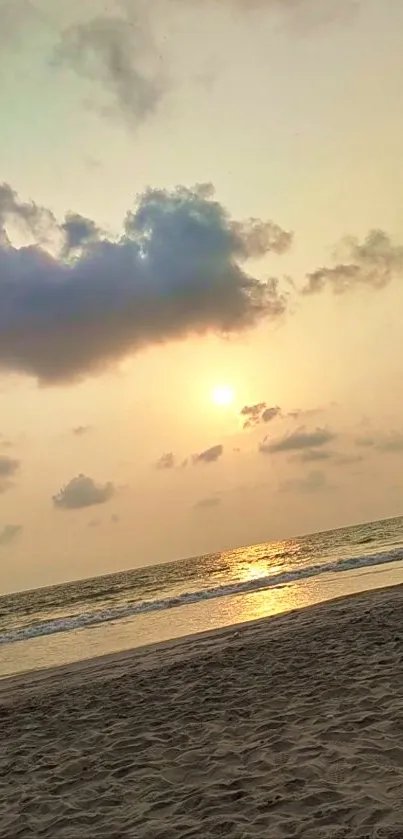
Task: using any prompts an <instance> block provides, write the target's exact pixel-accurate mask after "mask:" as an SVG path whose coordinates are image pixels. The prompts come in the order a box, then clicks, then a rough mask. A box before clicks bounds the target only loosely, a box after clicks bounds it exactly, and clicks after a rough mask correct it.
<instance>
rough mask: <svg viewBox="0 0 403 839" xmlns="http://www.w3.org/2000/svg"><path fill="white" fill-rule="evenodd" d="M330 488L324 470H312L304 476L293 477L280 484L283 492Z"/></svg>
mask: <svg viewBox="0 0 403 839" xmlns="http://www.w3.org/2000/svg"><path fill="white" fill-rule="evenodd" d="M327 489H330V485H329V484H328V483H327V480H326V476H325V475H324V473H323V472H316V471H314V472H310V473H309V474H308V475H306V476H305V477H304V478H292V479H290V480H287V481H283V482H282V483H281V484H280V491H281V492H301V493H310V492H321V491H323V490H327Z"/></svg>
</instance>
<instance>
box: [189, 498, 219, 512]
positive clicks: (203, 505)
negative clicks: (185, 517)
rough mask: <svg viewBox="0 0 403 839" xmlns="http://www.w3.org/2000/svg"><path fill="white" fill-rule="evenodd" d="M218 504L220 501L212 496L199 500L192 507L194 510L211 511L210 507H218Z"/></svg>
mask: <svg viewBox="0 0 403 839" xmlns="http://www.w3.org/2000/svg"><path fill="white" fill-rule="evenodd" d="M220 504H221V499H220V498H219V497H218V496H217V495H212V496H209V497H208V498H201V499H200V501H197V502H196V504H195V505H194V506H195V509H196V510H211V508H212V507H218V506H219V505H220Z"/></svg>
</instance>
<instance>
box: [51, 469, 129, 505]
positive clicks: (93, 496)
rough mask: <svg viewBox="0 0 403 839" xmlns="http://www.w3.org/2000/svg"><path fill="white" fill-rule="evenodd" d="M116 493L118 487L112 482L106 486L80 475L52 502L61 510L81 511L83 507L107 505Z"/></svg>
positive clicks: (55, 496) (54, 497)
mask: <svg viewBox="0 0 403 839" xmlns="http://www.w3.org/2000/svg"><path fill="white" fill-rule="evenodd" d="M115 492H116V487H115V486H114V484H112V483H111V482H110V481H109V482H108V483H106V484H96V483H95V481H93V479H92V478H88V477H87V476H86V475H78V476H77V477H76V478H72V480H71V481H69V483H68V484H66V486H65V487H63V488H62V489H61V490H60V491H59V492H58V493H57V495H54V496H53V498H52V501H53V504H54V506H55V507H57V508H58V509H60V510H79V509H81V508H83V507H92V506H95V505H97V504H105V502H106V501H109V499H110V498H112V496H113V495H115Z"/></svg>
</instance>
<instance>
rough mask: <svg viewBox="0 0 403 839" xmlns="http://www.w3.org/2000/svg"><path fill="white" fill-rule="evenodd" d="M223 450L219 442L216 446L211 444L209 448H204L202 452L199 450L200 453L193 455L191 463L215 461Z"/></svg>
mask: <svg viewBox="0 0 403 839" xmlns="http://www.w3.org/2000/svg"><path fill="white" fill-rule="evenodd" d="M223 451H224V447H223V446H222V445H221V444H219V445H217V446H211V448H209V449H205V451H204V452H200V454H194V455H193V464H194V465H197V464H198V463H215V461H216V460H218V459H219V458H220V457H221V455H222V453H223Z"/></svg>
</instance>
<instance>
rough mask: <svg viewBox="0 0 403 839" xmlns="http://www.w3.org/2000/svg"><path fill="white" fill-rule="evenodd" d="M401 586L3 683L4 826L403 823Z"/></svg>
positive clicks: (373, 831) (317, 832)
mask: <svg viewBox="0 0 403 839" xmlns="http://www.w3.org/2000/svg"><path fill="white" fill-rule="evenodd" d="M402 615H403V587H394V588H391V589H383V590H382V591H375V592H371V593H369V594H360V595H354V596H352V597H348V598H343V599H339V600H337V601H333V602H331V603H326V604H323V605H320V606H314V607H311V608H309V609H305V610H302V611H299V612H293V613H291V614H289V615H285V616H281V617H278V618H271V619H269V620H264V621H259V622H255V623H251V624H247V625H245V626H243V627H241V628H240V627H239V626H238V627H234V628H233V629H227V630H221V631H218V632H214V633H210V634H205V635H203V636H198V637H197V638H192V639H185V640H183V641H179V642H178V641H176V642H174V643H168V644H163V645H159V646H157V647H152V648H143V649H142V650H136V651H133V652H130V653H124V654H120V655H115V656H110V657H107V658H106V657H105V658H102V659H94V660H92V661H90V662H85V663H81V664H78V665H74V666H68V667H64V668H58V669H57V670H52V671H43V672H41V673H36V674H30V675H29V676H27V677H18V678H14V679H6V680H3V681H2V682H0V730H1V752H0V836H2V837H5V839H25V837H27V839H28V837H38V839H39V837H41V839H59V837H60V839H61V837H64V838H65V839H83V837H85V838H86V839H126V837H127V839H129V837H130V839H185V837H187V838H188V839H190V838H191V837H195V839H196V837H197V838H199V837H200V839H210V837H211V839H212V837H224V836H225V837H229V838H230V839H255V837H256V839H263V837H270V839H276V838H277V837H294V836H295V837H306V839H322V837H323V839H325V837H326V839H330V837H332V839H336V837H337V839H341V837H361V839H363V838H364V837H379V839H381V837H383V839H386V837H388V839H397V838H398V837H403V796H402V791H403V666H402V665H403V623H402Z"/></svg>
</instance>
